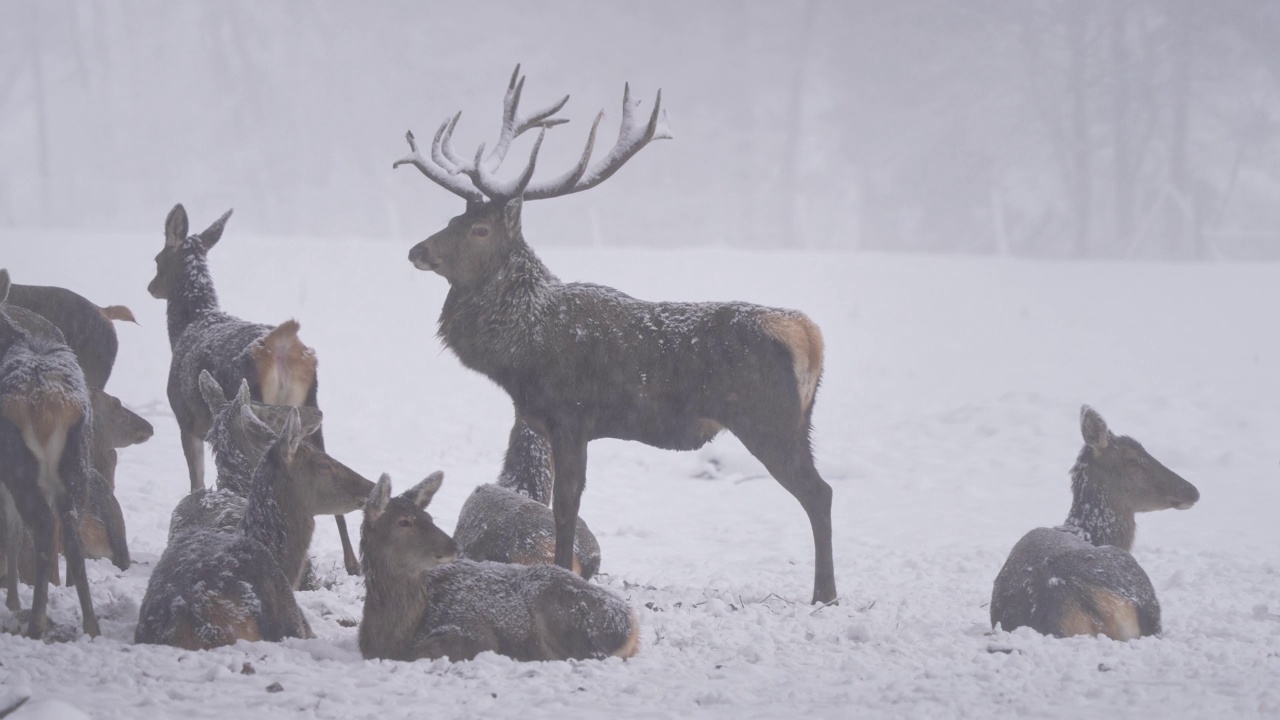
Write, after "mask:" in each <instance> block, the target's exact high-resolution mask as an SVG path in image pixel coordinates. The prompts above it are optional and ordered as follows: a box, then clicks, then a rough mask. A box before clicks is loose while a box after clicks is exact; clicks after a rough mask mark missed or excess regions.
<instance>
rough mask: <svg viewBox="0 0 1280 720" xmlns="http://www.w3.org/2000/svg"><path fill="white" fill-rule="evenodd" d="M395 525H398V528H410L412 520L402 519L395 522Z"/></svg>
mask: <svg viewBox="0 0 1280 720" xmlns="http://www.w3.org/2000/svg"><path fill="white" fill-rule="evenodd" d="M396 524H397V525H399V526H400V527H412V526H413V518H407V517H402V518H400V519H399V520H397V521H396Z"/></svg>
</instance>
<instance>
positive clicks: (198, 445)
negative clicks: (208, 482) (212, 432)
mask: <svg viewBox="0 0 1280 720" xmlns="http://www.w3.org/2000/svg"><path fill="white" fill-rule="evenodd" d="M181 432H182V454H183V455H184V456H186V458H187V474H188V475H189V476H190V477H191V492H195V491H197V490H203V489H204V437H203V436H201V435H197V434H195V432H193V431H192V429H191V428H181Z"/></svg>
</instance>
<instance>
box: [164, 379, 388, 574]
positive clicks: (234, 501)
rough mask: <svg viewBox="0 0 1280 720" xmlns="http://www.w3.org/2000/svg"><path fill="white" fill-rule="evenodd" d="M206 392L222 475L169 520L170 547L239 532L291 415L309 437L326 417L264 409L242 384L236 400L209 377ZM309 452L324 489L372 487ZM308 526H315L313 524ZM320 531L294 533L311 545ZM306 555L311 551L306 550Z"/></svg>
mask: <svg viewBox="0 0 1280 720" xmlns="http://www.w3.org/2000/svg"><path fill="white" fill-rule="evenodd" d="M200 390H201V392H202V393H203V394H204V397H205V400H206V402H208V403H209V409H210V411H211V412H212V414H213V427H212V428H211V429H210V430H209V444H210V445H211V446H212V447H213V459H214V464H215V465H216V466H217V469H218V483H217V489H215V490H197V491H196V492H193V493H188V494H187V495H186V496H185V497H183V498H182V500H180V501H179V502H178V505H177V507H175V508H174V510H173V515H172V516H171V517H170V519H169V542H173V541H174V540H175V538H177V536H178V535H180V534H182V533H186V532H190V531H191V530H193V529H201V528H203V529H223V530H234V529H235V528H236V527H237V526H238V525H239V524H240V520H241V519H242V518H243V517H244V509H245V506H246V503H247V502H248V497H249V494H250V491H251V490H252V488H253V476H254V472H255V471H256V469H257V467H258V464H259V463H260V462H261V461H262V458H263V457H264V456H265V455H266V453H267V449H268V448H269V447H270V446H271V444H272V443H273V442H275V441H276V439H277V438H278V437H279V435H280V433H281V432H283V429H284V425H285V422H286V421H287V420H288V419H289V416H290V414H292V413H293V412H298V414H299V416H300V418H301V421H302V434H303V436H304V437H306V436H308V435H312V434H314V433H315V431H316V430H318V429H319V428H320V422H321V419H322V415H321V413H320V411H319V410H317V409H316V408H309V407H303V408H291V407H284V406H282V405H263V404H261V403H257V402H254V401H253V400H251V399H250V398H249V387H248V384H247V383H245V382H243V381H242V382H241V383H240V391H239V392H238V393H236V396H235V397H234V398H232V399H231V400H228V399H227V398H226V396H225V395H224V394H223V392H222V387H221V386H219V385H218V383H217V381H216V380H214V379H213V376H212V375H210V374H209V373H208V372H203V373H201V374H200ZM303 448H304V449H303V452H305V453H307V454H308V455H309V456H313V461H312V464H313V465H314V467H315V468H316V471H317V472H319V473H322V474H323V475H324V476H325V477H323V478H322V479H321V480H320V482H323V483H327V484H328V483H359V482H364V483H368V484H370V485H372V483H369V481H368V480H365V479H364V478H363V477H361V476H360V475H358V474H357V473H356V472H355V471H353V470H351V469H350V468H348V467H347V466H345V465H343V464H342V463H340V462H338V461H337V460H334V459H333V458H331V457H329V456H328V455H327V454H325V452H324V451H323V450H320V449H318V448H316V447H315V446H314V445H312V444H311V443H310V442H308V441H306V440H304V441H303ZM306 522H311V521H310V520H309V519H308V520H307V521H306ZM314 529H315V525H314V523H311V524H310V525H309V526H306V527H301V526H300V527H297V528H294V529H293V530H292V531H291V532H293V533H295V534H296V535H297V536H298V537H302V536H304V535H305V537H306V538H307V539H308V541H310V538H311V535H312V533H313V532H314ZM302 550H303V552H306V548H303V549H302ZM307 574H308V573H307V563H306V562H304V563H303V565H302V567H301V568H299V572H298V574H297V575H296V576H291V578H290V579H291V582H292V583H293V588H294V589H295V590H298V589H301V585H302V580H303V578H304V577H306V576H307Z"/></svg>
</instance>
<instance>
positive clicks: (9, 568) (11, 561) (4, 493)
mask: <svg viewBox="0 0 1280 720" xmlns="http://www.w3.org/2000/svg"><path fill="white" fill-rule="evenodd" d="M0 512H3V513H4V518H3V519H4V555H5V558H4V560H5V565H4V569H5V576H4V587H5V601H4V602H5V607H7V608H8V609H9V610H10V611H11V612H15V613H16V612H18V611H19V610H21V609H22V601H21V599H19V597H18V555H19V554H21V552H22V544H23V535H25V533H24V532H23V525H22V517H21V516H20V515H18V506H17V505H15V504H14V502H13V496H12V495H10V494H9V490H8V489H7V488H5V487H4V486H3V485H0Z"/></svg>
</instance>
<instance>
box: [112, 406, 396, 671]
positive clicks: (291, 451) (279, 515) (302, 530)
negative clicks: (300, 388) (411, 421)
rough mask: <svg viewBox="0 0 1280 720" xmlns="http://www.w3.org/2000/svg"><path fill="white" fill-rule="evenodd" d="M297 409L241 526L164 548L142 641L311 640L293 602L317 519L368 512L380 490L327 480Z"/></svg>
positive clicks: (198, 644) (196, 646)
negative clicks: (309, 445)
mask: <svg viewBox="0 0 1280 720" xmlns="http://www.w3.org/2000/svg"><path fill="white" fill-rule="evenodd" d="M302 438H303V428H302V421H301V419H300V417H299V415H298V412H297V409H296V408H291V409H290V415H289V419H288V420H287V421H286V422H285V426H284V428H283V430H282V432H281V435H280V438H279V439H277V440H276V441H275V442H274V443H272V445H271V447H270V448H269V449H268V450H267V453H266V455H265V456H264V457H263V459H262V461H261V462H260V463H259V464H258V467H257V469H256V471H255V472H254V477H253V489H252V490H251V491H250V494H249V498H248V502H247V503H246V505H245V509H244V517H243V518H242V519H241V520H240V525H239V526H238V527H237V528H236V529H235V530H232V531H226V530H222V529H195V530H192V531H191V532H187V533H181V534H179V535H178V536H177V537H176V538H174V539H173V540H172V541H171V542H170V543H169V545H168V547H166V548H165V551H164V553H163V554H162V555H161V556H160V560H159V562H157V563H156V567H155V571H154V572H153V573H152V574H151V580H150V582H149V583H148V584H147V592H146V595H145V596H144V597H143V599H142V606H141V608H140V609H139V616H138V628H137V631H136V633H135V634H134V641H135V642H139V643H151V644H163V645H173V646H176V647H180V648H186V649H189V650H200V649H208V648H213V647H219V646H222V645H229V644H232V643H235V642H236V641H237V640H270V641H276V640H281V639H283V638H286V637H304V638H305V637H312V633H311V628H310V626H309V625H308V624H307V621H306V618H304V617H303V615H302V611H301V610H300V609H299V608H298V604H297V600H296V599H295V598H294V595H293V580H292V578H295V577H297V575H298V574H299V573H300V572H301V569H302V565H303V563H304V562H305V561H306V549H307V547H308V546H309V545H310V543H311V530H312V529H313V528H314V527H315V523H314V519H313V518H314V516H316V515H330V514H335V513H345V512H351V511H352V510H355V509H357V508H359V507H360V505H361V504H362V503H363V502H364V500H365V498H366V497H367V496H368V494H369V491H370V489H371V488H372V486H373V483H371V482H369V481H368V480H365V479H363V478H358V477H356V478H352V477H349V476H341V477H336V476H334V475H333V474H331V473H327V472H326V471H325V470H326V468H325V467H324V465H325V464H326V463H327V462H328V461H327V459H326V458H325V456H324V455H323V453H321V452H319V451H318V450H312V451H309V450H308V449H307V446H306V445H305V444H304V443H303V441H302Z"/></svg>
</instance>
